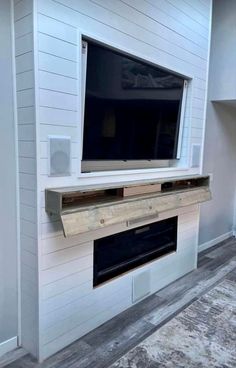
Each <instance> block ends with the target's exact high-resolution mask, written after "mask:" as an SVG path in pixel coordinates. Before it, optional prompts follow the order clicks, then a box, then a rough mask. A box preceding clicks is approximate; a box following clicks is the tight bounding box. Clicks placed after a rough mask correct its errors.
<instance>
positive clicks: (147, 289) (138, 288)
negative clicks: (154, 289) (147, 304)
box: [132, 270, 151, 303]
mask: <svg viewBox="0 0 236 368" xmlns="http://www.w3.org/2000/svg"><path fill="white" fill-rule="evenodd" d="M150 293H151V279H150V271H149V270H147V271H144V272H141V273H139V274H137V275H135V276H134V277H133V297H132V300H133V303H136V302H138V301H139V300H141V299H143V298H144V297H146V296H147V295H149V294H150Z"/></svg>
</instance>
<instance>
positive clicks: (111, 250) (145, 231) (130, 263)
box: [93, 216, 178, 286]
mask: <svg viewBox="0 0 236 368" xmlns="http://www.w3.org/2000/svg"><path fill="white" fill-rule="evenodd" d="M177 223H178V217H177V216H175V217H171V218H168V219H165V220H162V221H158V222H154V223H152V224H148V225H145V226H141V227H138V228H135V229H131V230H127V231H123V232H121V233H117V234H113V235H110V236H107V237H104V238H101V239H97V240H95V241H94V275H93V276H94V277H93V285H94V286H97V285H99V284H101V283H103V282H105V281H108V280H110V279H111V278H114V277H116V276H118V275H121V274H122V273H124V272H127V271H130V270H132V269H134V268H136V267H138V266H141V265H143V264H145V263H147V262H150V261H153V260H155V259H157V258H159V257H161V256H163V255H166V254H168V253H171V252H174V251H176V248H177Z"/></svg>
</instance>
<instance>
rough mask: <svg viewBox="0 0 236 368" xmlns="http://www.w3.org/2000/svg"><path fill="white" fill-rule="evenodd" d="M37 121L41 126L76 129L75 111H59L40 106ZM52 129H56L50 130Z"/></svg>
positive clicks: (76, 117)
mask: <svg viewBox="0 0 236 368" xmlns="http://www.w3.org/2000/svg"><path fill="white" fill-rule="evenodd" d="M39 120H40V122H41V123H42V124H47V125H54V126H65V127H76V126H77V125H78V116H77V113H76V111H70V110H61V109H55V108H48V107H45V106H44V107H43V106H40V108H39ZM52 129H55V130H56V129H57V128H56V127H55V128H52Z"/></svg>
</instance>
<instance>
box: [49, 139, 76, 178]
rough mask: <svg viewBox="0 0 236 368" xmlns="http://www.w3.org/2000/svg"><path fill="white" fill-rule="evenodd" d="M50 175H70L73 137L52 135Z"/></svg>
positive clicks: (50, 141) (50, 142) (50, 140)
mask: <svg viewBox="0 0 236 368" xmlns="http://www.w3.org/2000/svg"><path fill="white" fill-rule="evenodd" d="M48 139H49V175H50V176H68V175H70V174H71V138H70V137H61V136H50V137H48Z"/></svg>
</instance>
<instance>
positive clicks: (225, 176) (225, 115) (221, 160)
mask: <svg viewBox="0 0 236 368" xmlns="http://www.w3.org/2000/svg"><path fill="white" fill-rule="evenodd" d="M205 134H206V136H205V146H204V161H203V173H204V174H212V179H213V180H212V181H211V189H212V196H213V199H212V201H210V202H207V203H205V204H203V205H202V206H201V212H200V230H199V244H204V243H205V242H208V241H210V240H213V239H216V238H218V237H219V236H221V235H224V234H226V233H228V232H229V231H231V230H232V228H233V218H234V208H235V204H236V202H235V188H236V164H235V163H236V103H235V105H233V104H231V103H218V102H214V103H212V102H208V106H207V116H206V133H205Z"/></svg>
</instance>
